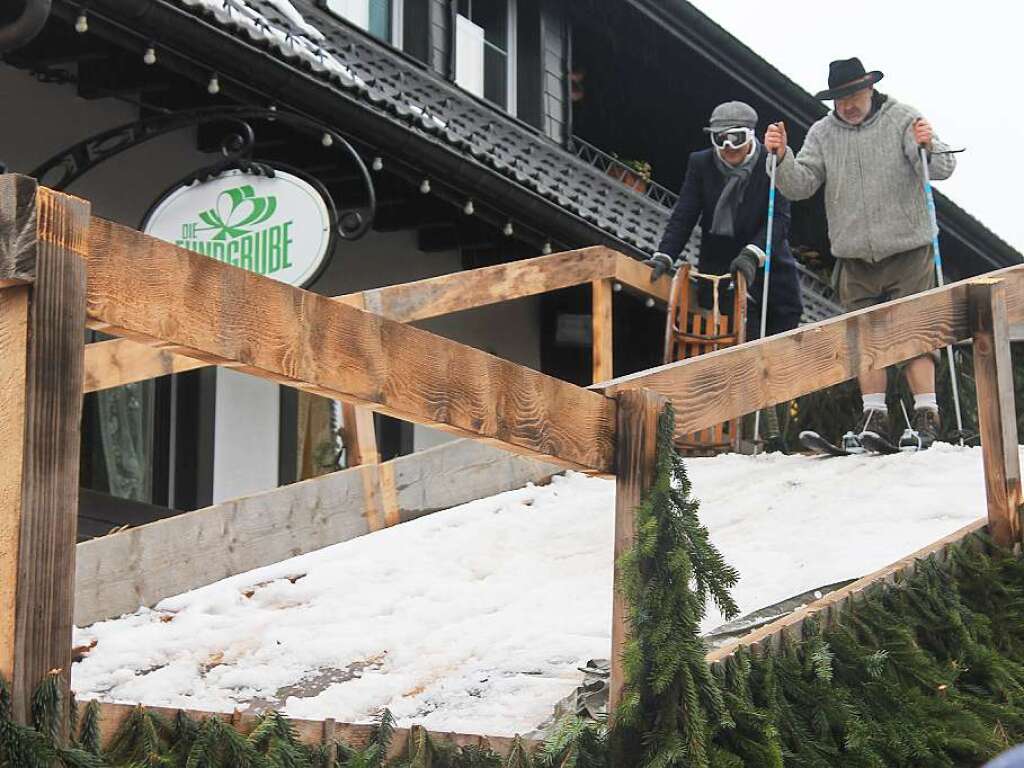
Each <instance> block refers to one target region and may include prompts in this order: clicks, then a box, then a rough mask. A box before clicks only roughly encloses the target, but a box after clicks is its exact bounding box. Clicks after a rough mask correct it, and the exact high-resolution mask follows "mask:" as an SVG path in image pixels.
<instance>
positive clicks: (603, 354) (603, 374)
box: [590, 278, 615, 383]
mask: <svg viewBox="0 0 1024 768" xmlns="http://www.w3.org/2000/svg"><path fill="white" fill-rule="evenodd" d="M590 287H591V296H592V300H591V326H592V329H593V334H592V335H593V340H592V342H591V350H592V353H593V355H592V356H593V369H594V374H593V375H594V378H593V381H594V382H595V383H596V382H599V381H608V380H609V379H610V378H612V377H613V376H614V375H615V372H614V370H613V365H612V359H613V357H612V356H613V352H612V333H613V330H612V329H613V327H614V326H613V324H612V281H611V280H609V279H607V278H605V279H604V280H594V281H593V282H592V283H591V284H590Z"/></svg>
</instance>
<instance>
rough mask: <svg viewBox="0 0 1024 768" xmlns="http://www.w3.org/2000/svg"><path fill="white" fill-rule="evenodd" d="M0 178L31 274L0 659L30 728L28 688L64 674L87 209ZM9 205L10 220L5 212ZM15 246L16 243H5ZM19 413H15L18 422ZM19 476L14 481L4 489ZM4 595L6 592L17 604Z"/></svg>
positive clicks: (14, 334) (21, 261)
mask: <svg viewBox="0 0 1024 768" xmlns="http://www.w3.org/2000/svg"><path fill="white" fill-rule="evenodd" d="M0 182H3V187H4V188H2V189H0V199H3V195H4V193H6V194H7V199H5V200H4V201H3V202H2V203H0V209H3V210H5V211H6V213H5V216H6V217H7V218H6V219H5V221H4V222H3V226H4V227H5V228H6V230H5V231H3V232H0V242H3V243H6V244H8V245H6V246H5V247H4V249H5V253H7V254H8V256H9V255H10V254H11V253H14V252H15V251H17V253H18V254H19V256H18V258H17V259H16V260H15V261H17V265H16V267H15V268H17V269H21V268H22V267H25V268H26V269H30V270H33V274H32V275H31V276H30V277H31V280H32V282H33V285H32V289H31V294H30V299H29V303H28V330H27V333H28V344H27V347H25V351H26V356H25V358H24V361H21V349H20V348H19V347H20V346H22V345H21V344H20V343H19V341H18V337H19V335H20V333H22V331H21V330H19V328H18V326H19V325H20V321H19V320H18V319H17V317H15V318H14V328H13V330H11V329H9V332H8V333H7V334H6V335H7V336H8V338H9V340H10V341H12V342H13V348H12V349H11V350H10V351H11V352H12V358H11V361H7V360H4V363H3V365H4V368H5V374H4V376H3V378H4V379H5V380H6V383H5V385H4V390H5V394H10V392H11V390H12V389H14V388H16V387H17V386H18V385H19V381H18V379H19V378H20V385H21V386H22V387H23V389H24V400H23V410H24V420H23V423H22V425H21V426H22V428H21V434H20V435H10V437H11V440H10V442H9V443H6V444H5V455H4V458H5V463H8V462H7V453H6V451H7V448H8V446H10V445H12V444H17V443H18V442H20V443H21V446H20V448H17V447H16V448H13V449H12V451H11V452H12V454H13V457H12V459H13V460H12V461H10V462H9V463H10V466H8V467H6V468H5V471H4V474H5V482H4V486H6V487H5V493H4V498H3V503H4V509H3V510H0V519H2V520H3V521H4V527H5V528H8V529H9V528H11V527H12V526H14V527H17V528H18V534H17V548H16V549H5V550H4V551H3V552H2V553H0V556H2V557H3V558H4V561H3V562H0V573H4V574H5V575H6V576H7V577H8V578H9V577H10V574H11V572H12V566H11V563H10V558H11V557H13V558H14V561H15V563H16V565H15V567H14V568H13V572H14V581H13V584H10V583H9V584H8V586H7V588H6V590H5V597H4V600H3V605H4V608H5V609H6V613H4V614H3V615H0V627H10V626H13V645H10V644H9V642H10V637H11V632H10V630H8V631H7V632H6V633H5V636H6V637H7V638H8V640H7V641H5V642H4V643H3V644H2V645H0V658H2V659H3V661H2V662H0V664H2V667H3V668H4V670H5V671H7V670H9V673H10V674H9V680H10V681H11V696H12V711H13V715H14V719H15V720H16V721H18V722H22V723H28V722H29V720H30V717H31V699H32V694H33V692H34V691H35V688H36V686H37V685H38V684H39V682H40V681H41V680H42V679H43V678H44V676H45V675H46V674H47V673H48V672H49V671H50V670H54V669H57V670H60V671H61V685H62V686H63V688H64V691H65V693H67V691H68V689H69V682H70V677H71V674H70V673H71V654H70V649H71V629H72V618H73V615H72V614H73V610H74V594H75V592H74V584H75V581H74V576H75V541H76V530H77V522H78V462H79V445H80V441H81V433H80V427H81V413H82V396H81V392H82V375H83V372H82V370H83V366H82V359H83V351H82V350H83V346H84V338H85V336H84V333H83V328H84V324H85V261H84V259H83V256H84V255H85V253H86V252H87V249H88V233H89V204H88V203H87V202H85V201H83V200H78V199H76V198H73V197H70V196H67V195H61V194H58V193H54V192H51V191H50V190H46V189H40V190H39V191H38V194H37V195H35V204H34V206H30V205H28V204H27V203H25V204H22V202H23V201H24V200H25V199H26V197H25V196H26V195H27V194H28V192H27V187H26V185H25V184H23V183H21V182H18V181H16V182H15V184H14V188H13V189H12V186H11V184H10V182H9V181H8V180H7V177H0ZM12 208H13V209H15V213H16V215H15V216H14V217H13V218H12V217H10V216H8V214H10V212H11V209H12ZM33 211H34V212H33ZM18 216H21V217H24V219H27V220H29V221H30V222H31V224H32V226H31V227H30V226H29V225H28V224H27V223H26V221H25V220H24V219H22V220H19V219H18ZM32 227H34V231H30V230H32ZM12 242H14V243H16V246H14V247H12V246H10V243H12ZM30 252H31V254H32V255H31V256H25V254H28V253H30ZM11 263H12V261H11V260H10V258H8V264H9V265H10V264H11ZM25 265H28V266H25ZM8 290H9V289H8ZM4 303H5V305H6V304H8V301H7V300H5V302H4ZM10 303H11V305H12V306H13V307H14V309H13V312H14V314H15V315H17V314H19V313H20V314H22V316H24V310H25V304H24V302H23V301H21V300H18V299H12V300H11V302H10ZM5 314H6V312H5ZM19 374H20V375H19ZM16 400H17V398H16V396H15V401H16ZM15 404H16V403H15ZM4 416H5V419H6V418H7V414H6V413H5V414H4ZM18 419H19V417H18V416H17V415H13V416H12V420H13V421H14V422H15V423H16V422H17V421H18ZM19 459H20V461H19ZM15 483H18V484H19V485H20V487H19V489H18V491H17V493H16V494H15V495H13V496H11V494H10V492H11V490H13V486H14V484H15ZM8 590H13V597H14V599H13V605H12V601H11V600H10V591H8ZM12 608H13V613H12V612H11V609H12ZM65 701H67V697H66V696H65Z"/></svg>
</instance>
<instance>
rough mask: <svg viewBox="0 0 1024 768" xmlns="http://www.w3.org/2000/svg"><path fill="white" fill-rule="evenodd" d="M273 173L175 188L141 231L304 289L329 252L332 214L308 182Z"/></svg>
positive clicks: (225, 176)
mask: <svg viewBox="0 0 1024 768" xmlns="http://www.w3.org/2000/svg"><path fill="white" fill-rule="evenodd" d="M274 174H275V176H274V178H272V179H268V178H266V177H265V176H254V175H251V174H246V173H242V171H238V170H232V171H226V172H225V173H222V174H221V175H220V176H218V177H217V178H215V179H212V180H210V181H205V182H196V183H194V184H192V185H191V186H179V187H177V188H174V189H172V190H171V191H170V192H168V193H167V194H166V195H164V197H163V198H162V199H161V200H160V201H159V202H157V204H156V205H154V206H153V208H152V209H151V210H150V212H149V213H148V214H147V215H146V218H145V221H144V222H143V224H142V231H143V232H145V233H146V234H147V235H153V236H154V237H159V238H160V239H161V240H167V241H168V242H171V243H174V244H175V245H178V246H181V247H182V248H188V249H189V250H191V251H196V252H197V253H201V254H203V255H204V256H209V257H210V258H213V259H217V260H218V261H223V262H224V263H225V264H231V265H233V266H236V267H241V268H242V269H247V270H249V271H250V272H256V273H257V274H260V275H265V276H266V277H270V278H273V279H274V280H280V281H281V282H282V283H288V284H289V285H295V286H298V287H300V288H303V287H305V286H307V285H309V284H310V283H312V282H313V281H314V280H315V279H316V278H317V276H318V275H319V273H320V270H321V268H322V267H323V265H324V262H325V260H326V259H327V257H328V255H329V254H330V246H331V240H332V234H333V227H332V222H331V216H330V213H329V212H328V208H327V205H326V203H325V202H324V199H323V196H322V195H321V194H320V192H318V191H317V189H316V188H315V187H313V185H311V184H310V183H309V182H307V181H305V180H304V179H301V178H299V177H298V176H296V175H294V174H292V173H289V172H287V171H282V170H278V169H277V168H275V169H274Z"/></svg>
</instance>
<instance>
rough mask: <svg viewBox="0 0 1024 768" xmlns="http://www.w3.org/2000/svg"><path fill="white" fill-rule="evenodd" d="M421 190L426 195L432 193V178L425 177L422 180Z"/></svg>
mask: <svg viewBox="0 0 1024 768" xmlns="http://www.w3.org/2000/svg"><path fill="white" fill-rule="evenodd" d="M420 192H422V193H423V194H424V195H429V194H430V179H424V180H423V181H421V182H420Z"/></svg>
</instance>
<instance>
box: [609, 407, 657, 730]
mask: <svg viewBox="0 0 1024 768" xmlns="http://www.w3.org/2000/svg"><path fill="white" fill-rule="evenodd" d="M616 400H618V404H619V408H618V430H617V433H616V443H615V446H616V447H615V566H616V567H615V568H614V574H615V575H614V577H613V579H612V585H613V590H614V591H613V594H612V655H611V678H610V680H609V682H608V714H609V715H610V716H614V713H615V710H616V709H617V708H618V706H619V702H620V701H622V689H623V685H624V682H625V681H624V675H623V666H622V652H623V650H624V649H625V646H626V640H627V638H628V636H629V606H628V605H627V604H626V599H625V598H624V597H623V595H622V589H621V585H620V581H619V569H618V562H619V558H620V557H622V555H623V554H625V553H626V552H628V551H629V550H630V549H631V548H632V547H633V526H634V519H635V512H636V506H637V504H639V503H640V498H641V497H642V496H643V494H644V492H645V491H646V490H647V489H648V488H650V486H651V484H652V483H653V482H654V472H655V467H656V463H657V447H658V419H659V417H660V416H661V412H662V411H663V410H664V408H665V404H666V403H667V402H668V400H667V399H666V398H665V397H663V396H662V395H659V394H657V393H656V392H652V391H651V390H648V389H628V390H625V391H623V392H620V393H618V395H617V396H616Z"/></svg>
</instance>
